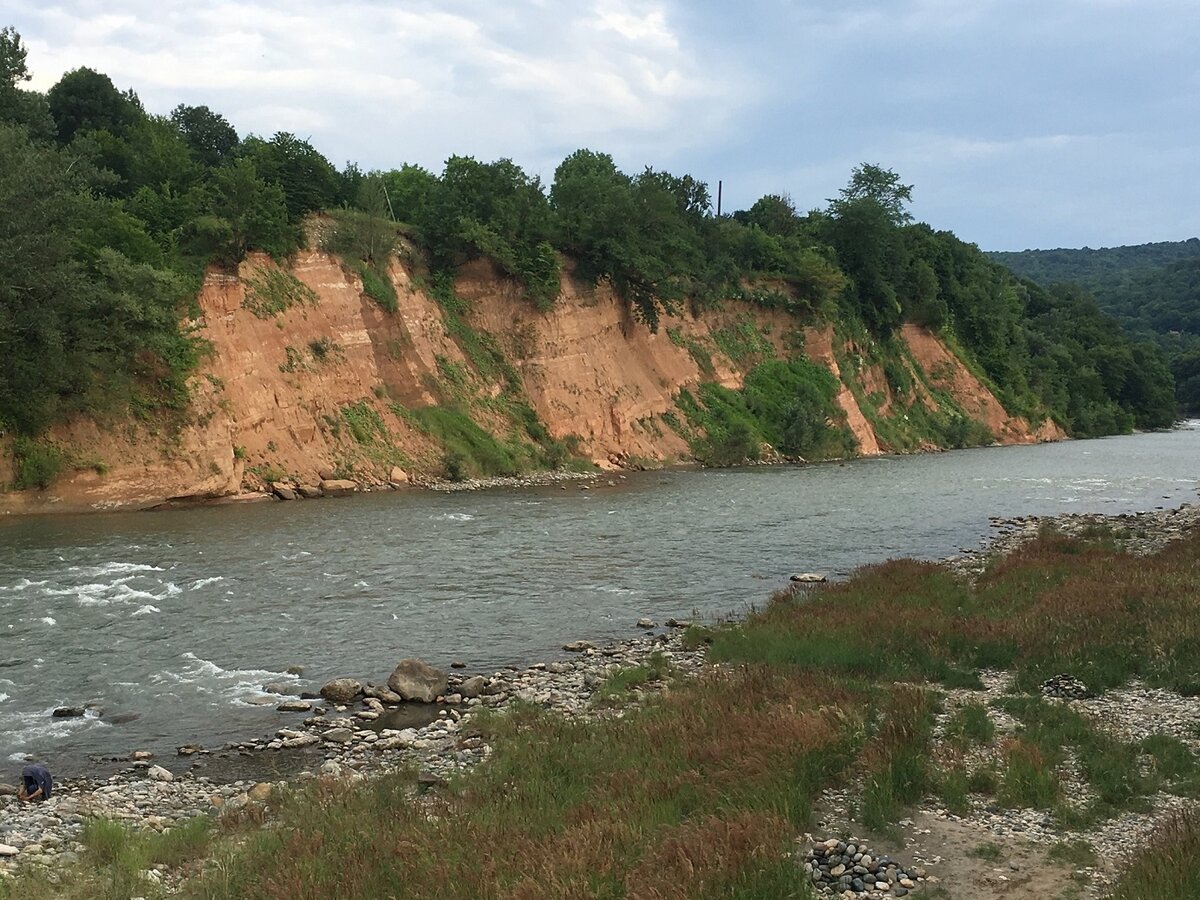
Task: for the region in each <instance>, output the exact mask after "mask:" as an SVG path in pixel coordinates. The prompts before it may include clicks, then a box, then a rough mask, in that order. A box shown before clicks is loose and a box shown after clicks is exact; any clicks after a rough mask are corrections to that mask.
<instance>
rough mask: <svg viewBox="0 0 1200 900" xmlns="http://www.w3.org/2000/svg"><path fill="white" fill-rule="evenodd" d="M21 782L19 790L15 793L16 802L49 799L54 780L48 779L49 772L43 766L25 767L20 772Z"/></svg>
mask: <svg viewBox="0 0 1200 900" xmlns="http://www.w3.org/2000/svg"><path fill="white" fill-rule="evenodd" d="M21 781H22V782H23V783H22V785H21V789H20V790H19V791H17V799H18V800H25V801H29V800H49V799H50V792H51V791H52V790H53V789H54V779H53V778H51V777H50V770H49V769H47V768H46V767H45V766H26V767H25V768H23V769H22V770H21Z"/></svg>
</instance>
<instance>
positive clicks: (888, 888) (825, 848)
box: [804, 838, 925, 897]
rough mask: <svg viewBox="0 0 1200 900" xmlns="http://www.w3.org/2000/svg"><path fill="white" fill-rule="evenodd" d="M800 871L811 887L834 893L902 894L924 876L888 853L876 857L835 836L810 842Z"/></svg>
mask: <svg viewBox="0 0 1200 900" xmlns="http://www.w3.org/2000/svg"><path fill="white" fill-rule="evenodd" d="M804 871H805V873H806V874H807V875H808V877H809V880H810V881H811V882H812V884H813V887H814V888H816V889H817V890H818V891H820V892H821V893H824V894H832V895H835V896H851V897H854V896H859V895H861V896H866V897H904V896H906V895H907V894H908V892H909V891H910V890H912V889H913V888H915V887H916V886H917V883H918V882H919V881H921V880H922V879H923V878H924V877H925V873H924V872H923V871H920V870H917V869H912V870H909V869H907V868H905V867H904V866H901V865H900V864H898V863H896V862H893V861H892V859H891V857H889V856H876V855H875V854H873V853H871V851H870V850H868V849H867V848H866V847H865V846H864V845H862V844H856V843H853V841H850V842H847V841H840V840H838V839H837V838H829V839H828V840H824V841H822V840H814V841H812V842H811V843H810V845H809V848H808V853H807V856H806V859H805V862H804Z"/></svg>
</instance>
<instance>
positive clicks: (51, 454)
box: [12, 437, 70, 491]
mask: <svg viewBox="0 0 1200 900" xmlns="http://www.w3.org/2000/svg"><path fill="white" fill-rule="evenodd" d="M12 455H13V462H14V463H15V465H14V476H15V477H14V478H13V484H12V486H13V487H14V488H15V489H17V490H19V491H21V490H27V489H29V488H37V489H38V490H45V489H46V488H48V487H50V485H51V484H53V483H54V479H56V478H57V477H58V476H59V475H61V474H62V472H63V470H65V469H67V468H70V458H69V456H68V454H67V453H66V452H64V451H63V450H62V448H61V447H59V446H58V445H56V444H53V443H51V442H50V441H48V440H34V439H33V438H27V437H18V438H16V439H15V440H14V441H13V444H12Z"/></svg>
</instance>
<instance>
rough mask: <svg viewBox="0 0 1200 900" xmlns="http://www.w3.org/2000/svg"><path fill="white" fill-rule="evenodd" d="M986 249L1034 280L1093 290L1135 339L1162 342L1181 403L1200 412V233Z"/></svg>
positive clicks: (1017, 271)
mask: <svg viewBox="0 0 1200 900" xmlns="http://www.w3.org/2000/svg"><path fill="white" fill-rule="evenodd" d="M989 255H990V256H991V257H992V258H993V259H995V260H996V261H997V262H1001V263H1003V264H1004V265H1006V266H1008V267H1009V268H1010V269H1012V270H1013V271H1014V272H1016V273H1017V274H1019V275H1021V276H1023V277H1025V278H1030V279H1032V280H1034V281H1037V282H1039V283H1041V284H1057V283H1073V284H1077V285H1079V286H1080V287H1081V288H1082V289H1083V290H1085V291H1088V292H1090V293H1092V294H1094V295H1095V297H1096V302H1097V303H1098V304H1099V306H1100V308H1101V309H1103V310H1104V311H1105V312H1107V313H1109V314H1110V315H1112V316H1115V317H1116V318H1117V319H1118V320H1119V321H1120V322H1121V324H1122V325H1123V326H1124V327H1125V329H1126V331H1127V332H1128V333H1129V334H1131V335H1133V336H1134V337H1135V339H1138V340H1145V339H1153V340H1154V341H1155V342H1156V343H1157V344H1158V345H1159V346H1160V347H1161V348H1162V350H1163V352H1164V353H1165V354H1166V356H1167V360H1168V362H1169V364H1170V367H1171V371H1172V373H1173V375H1174V376H1175V396H1176V399H1177V401H1178V403H1179V407H1180V409H1181V410H1183V411H1184V412H1185V413H1188V414H1191V415H1200V239H1198V238H1190V239H1188V240H1186V241H1166V242H1160V243H1154V244H1138V245H1135V246H1130V247H1106V248H1103V249H1100V250H1092V249H1090V248H1086V247H1085V248H1084V249H1082V250H1026V251H1024V252H1020V253H991V254H989Z"/></svg>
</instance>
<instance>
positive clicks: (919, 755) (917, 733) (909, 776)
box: [859, 687, 936, 829]
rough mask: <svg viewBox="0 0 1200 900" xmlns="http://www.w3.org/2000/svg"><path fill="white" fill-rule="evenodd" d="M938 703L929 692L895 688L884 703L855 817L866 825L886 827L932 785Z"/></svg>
mask: <svg viewBox="0 0 1200 900" xmlns="http://www.w3.org/2000/svg"><path fill="white" fill-rule="evenodd" d="M935 707H936V702H935V700H934V698H933V697H932V696H931V695H930V694H929V693H927V692H925V691H922V690H920V689H916V688H910V687H895V688H893V689H892V690H891V691H890V693H889V695H888V698H887V700H886V701H885V702H884V704H883V710H882V716H881V718H882V721H881V723H880V725H879V728H878V730H877V731H876V732H875V733H874V735H872V737H871V739H870V740H869V741H868V743H867V746H866V748H865V750H864V751H863V758H864V760H865V763H866V780H865V784H864V787H863V796H862V803H861V805H860V808H859V818H860V819H861V820H862V822H863V824H864V825H866V826H867V827H868V828H873V829H884V828H889V827H891V825H892V824H893V823H894V821H895V820H896V818H897V817H898V815H899V813H900V811H901V810H902V809H903V808H904V807H906V806H908V805H910V804H913V803H915V802H916V801H917V800H919V799H920V798H921V796H922V794H924V793H925V791H926V790H927V789H928V788H929V787H930V785H931V782H932V779H931V772H930V768H929V760H930V752H929V749H930V736H931V732H932V729H933V716H934V711H935Z"/></svg>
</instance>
